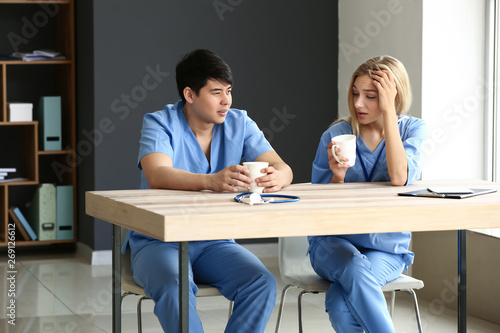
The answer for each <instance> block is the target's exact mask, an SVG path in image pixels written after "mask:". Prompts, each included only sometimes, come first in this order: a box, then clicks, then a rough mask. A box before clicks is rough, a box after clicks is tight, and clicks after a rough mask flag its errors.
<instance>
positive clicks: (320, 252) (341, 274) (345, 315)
mask: <svg viewBox="0 0 500 333" xmlns="http://www.w3.org/2000/svg"><path fill="white" fill-rule="evenodd" d="M309 251H310V252H309V255H310V259H311V264H312V267H313V268H314V270H315V271H316V273H317V274H318V275H319V276H321V277H322V278H323V279H326V280H329V281H332V282H333V283H332V284H331V286H330V289H329V290H328V291H327V293H326V296H325V307H326V311H327V312H328V316H329V318H330V322H331V323H332V326H333V328H334V329H335V331H336V332H337V333H344V332H346V333H357V332H384V333H388V332H394V325H393V322H392V320H391V317H390V315H389V310H388V309H387V303H386V301H385V297H384V294H383V292H382V289H381V287H382V286H383V285H384V284H386V283H387V282H389V281H392V280H394V279H395V278H397V277H398V276H399V275H400V274H401V272H402V271H403V269H404V267H405V262H404V260H403V257H402V256H401V255H399V254H393V253H387V252H382V251H376V250H372V249H366V248H358V247H356V246H354V245H353V244H352V243H351V242H349V241H348V240H345V239H343V238H341V237H338V236H325V237H318V238H315V239H314V240H313V241H312V242H311V244H310V247H309Z"/></svg>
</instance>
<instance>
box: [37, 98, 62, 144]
mask: <svg viewBox="0 0 500 333" xmlns="http://www.w3.org/2000/svg"><path fill="white" fill-rule="evenodd" d="M38 121H39V131H38V132H39V141H40V150H61V147H62V137H61V131H62V130H61V96H42V97H41V98H40V104H39V106H38Z"/></svg>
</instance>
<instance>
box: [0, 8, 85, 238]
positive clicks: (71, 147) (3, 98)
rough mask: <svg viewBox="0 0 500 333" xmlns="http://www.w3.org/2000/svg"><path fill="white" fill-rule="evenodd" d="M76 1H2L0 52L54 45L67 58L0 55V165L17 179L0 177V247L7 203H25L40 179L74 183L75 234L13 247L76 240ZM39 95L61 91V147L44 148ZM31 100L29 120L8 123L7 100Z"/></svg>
mask: <svg viewBox="0 0 500 333" xmlns="http://www.w3.org/2000/svg"><path fill="white" fill-rule="evenodd" d="M74 29H75V28H74V0H55V1H51V0H40V1H36V0H22V1H20V0H17V1H16V0H0V36H2V40H0V54H11V53H12V52H31V51H33V50H36V49H54V50H57V51H59V52H61V53H62V54H63V55H64V56H65V57H66V59H65V60H47V61H29V62H26V61H18V60H1V59H2V58H0V167H15V168H16V169H17V171H16V173H15V175H14V176H15V177H19V178H23V180H20V181H14V182H8V183H2V182H0V247H3V246H7V228H8V223H13V222H14V221H13V220H12V219H11V217H10V216H9V208H10V207H13V206H16V207H19V208H20V209H21V211H23V213H24V212H25V210H23V209H25V206H26V204H28V203H29V202H30V201H31V200H32V199H33V197H34V195H35V192H36V189H37V187H38V185H39V184H44V183H51V184H56V185H72V186H73V221H74V224H73V230H74V233H73V238H72V239H65V240H57V239H56V240H45V241H25V240H23V241H18V240H16V246H27V245H43V244H53V243H74V242H76V230H77V219H76V217H77V214H76V213H77V209H76V202H77V197H76V193H77V188H76V185H77V183H76V166H77V163H76V161H77V155H76V106H75V41H74V38H75V37H74V36H75V31H74ZM41 96H61V124H62V126H61V137H62V144H61V147H62V148H61V150H48V151H46V150H42V147H40V142H39V141H40V140H39V132H40V123H39V121H37V117H36V115H37V108H38V106H39V105H38V104H39V100H40V97H41ZM11 101H22V102H27V103H33V121H29V122H10V121H9V110H8V102H11Z"/></svg>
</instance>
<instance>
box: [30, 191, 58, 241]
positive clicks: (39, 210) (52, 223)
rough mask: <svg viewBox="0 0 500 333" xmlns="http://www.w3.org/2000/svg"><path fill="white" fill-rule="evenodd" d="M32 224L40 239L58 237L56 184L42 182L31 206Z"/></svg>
mask: <svg viewBox="0 0 500 333" xmlns="http://www.w3.org/2000/svg"><path fill="white" fill-rule="evenodd" d="M29 216H30V224H31V226H32V228H33V229H34V230H35V233H36V234H37V235H38V239H39V240H41V241H44V240H54V239H56V186H55V185H54V184H41V185H39V186H38V189H37V191H36V193H35V197H34V199H33V202H32V203H31V206H30V208H29Z"/></svg>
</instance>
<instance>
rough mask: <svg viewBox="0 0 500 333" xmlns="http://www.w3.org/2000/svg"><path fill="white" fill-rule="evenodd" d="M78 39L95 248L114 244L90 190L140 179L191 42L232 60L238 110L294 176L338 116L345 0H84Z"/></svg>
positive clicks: (84, 166)
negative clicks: (142, 142)
mask: <svg viewBox="0 0 500 333" xmlns="http://www.w3.org/2000/svg"><path fill="white" fill-rule="evenodd" d="M77 38H78V39H77V55H78V58H77V62H78V71H77V80H78V101H77V103H78V109H77V112H78V121H79V122H78V143H79V146H78V147H79V148H78V151H77V153H78V155H79V156H81V157H82V158H81V159H80V160H81V162H80V165H79V169H78V175H79V203H80V206H79V240H80V241H81V242H83V243H85V244H87V245H89V246H90V247H91V248H92V249H94V250H104V249H110V248H111V236H110V230H111V228H110V225H109V224H108V223H105V222H102V221H94V219H92V218H90V217H88V216H86V215H85V213H84V212H85V210H84V191H87V190H107V189H130V188H137V187H138V186H139V172H138V169H137V166H136V165H137V152H138V140H139V132H140V129H141V125H142V117H143V115H144V114H145V113H148V112H152V111H155V110H158V109H161V108H163V106H164V105H165V104H168V103H174V102H175V101H177V100H178V95H177V92H176V86H175V65H176V63H177V62H178V61H179V59H180V57H181V56H182V55H183V54H185V53H186V52H189V51H191V50H193V49H195V48H208V49H211V50H212V51H214V52H216V53H217V54H219V55H220V56H221V57H222V58H223V59H224V60H226V62H227V63H228V64H229V65H230V66H231V68H232V69H233V74H234V76H235V84H234V90H233V96H234V97H233V107H236V108H240V109H245V110H247V111H248V112H249V115H250V117H252V118H253V119H254V120H255V121H256V122H257V123H258V124H259V126H260V127H261V129H262V130H263V131H264V133H265V134H266V136H267V138H268V140H270V142H271V144H272V145H273V147H274V148H275V149H276V151H277V152H278V154H280V155H281V157H282V158H283V159H284V160H285V161H286V162H287V163H288V164H289V165H290V166H291V167H292V169H293V170H294V174H295V178H294V182H308V181H310V173H311V164H312V161H313V159H314V156H315V153H316V148H317V144H318V141H319V138H320V136H321V134H322V132H323V131H324V130H325V129H326V128H327V125H328V124H329V123H330V122H331V121H332V120H334V119H336V117H337V57H338V46H337V45H338V3H337V1H329V0H323V1H316V2H314V4H313V5H312V4H311V3H310V2H306V1H300V2H299V1H286V0H273V1H242V0H239V1H237V0H232V1H230V0H218V1H217V0H216V1H211V0H210V1H207V0H205V1H196V2H195V1H141V2H139V1H131V0H128V1H118V0H106V1H77ZM152 73H156V74H152ZM89 144H91V146H89ZM87 147H90V148H88V149H87ZM94 222H95V223H94Z"/></svg>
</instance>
